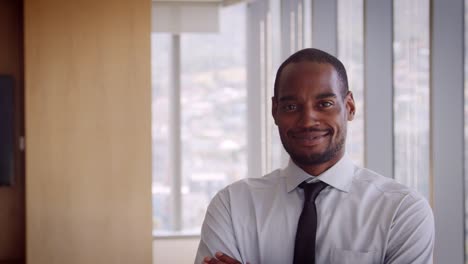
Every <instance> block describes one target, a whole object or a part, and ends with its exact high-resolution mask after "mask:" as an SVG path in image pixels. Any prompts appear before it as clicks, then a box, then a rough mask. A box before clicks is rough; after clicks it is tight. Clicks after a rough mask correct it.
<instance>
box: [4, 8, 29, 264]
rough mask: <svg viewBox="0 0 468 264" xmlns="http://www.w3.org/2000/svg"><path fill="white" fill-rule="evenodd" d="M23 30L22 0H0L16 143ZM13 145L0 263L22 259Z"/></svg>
mask: <svg viewBox="0 0 468 264" xmlns="http://www.w3.org/2000/svg"><path fill="white" fill-rule="evenodd" d="M22 34H23V32H22V10H21V1H20V0H0V74H2V75H3V74H5V75H11V76H13V79H14V95H13V96H14V119H15V121H14V122H15V124H14V129H15V131H14V142H16V143H18V142H19V137H20V135H23V133H24V130H23V129H24V124H23V122H24V120H23V69H22V66H23V64H22V60H23V57H22V53H23V49H22ZM15 145H16V146H17V148H15V152H14V159H15V160H14V185H13V186H9V187H0V263H2V262H6V263H13V262H19V263H21V262H23V261H24V251H25V249H24V243H25V237H24V236H25V231H24V229H25V221H24V211H25V206H24V163H23V160H24V158H23V157H24V156H23V153H22V152H21V151H20V149H19V148H18V145H17V144H15ZM0 147H1V146H0Z"/></svg>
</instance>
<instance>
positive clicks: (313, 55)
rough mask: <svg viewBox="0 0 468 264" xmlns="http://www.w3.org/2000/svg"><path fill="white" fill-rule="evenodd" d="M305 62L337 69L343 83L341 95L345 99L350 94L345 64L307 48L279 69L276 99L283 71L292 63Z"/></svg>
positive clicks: (275, 86) (321, 51)
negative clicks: (328, 65) (324, 64)
mask: <svg viewBox="0 0 468 264" xmlns="http://www.w3.org/2000/svg"><path fill="white" fill-rule="evenodd" d="M303 61H309V62H316V63H329V64H331V65H332V66H333V68H335V70H336V72H337V73H338V78H340V81H341V95H342V97H343V98H344V97H345V96H346V94H347V93H348V90H349V87H348V76H347V74H346V69H345V67H344V65H343V63H342V62H341V61H340V60H339V59H337V58H336V57H335V56H333V55H331V54H329V53H327V52H325V51H323V50H319V49H313V48H307V49H303V50H300V51H298V52H296V53H294V54H293V55H291V56H289V58H287V59H286V60H285V61H284V62H283V63H282V64H281V65H280V67H279V68H278V71H277V72H276V77H275V85H274V94H273V95H274V97H275V98H276V97H277V96H278V89H279V82H280V76H281V73H282V72H283V69H284V68H285V67H286V66H287V65H288V64H290V63H299V62H303Z"/></svg>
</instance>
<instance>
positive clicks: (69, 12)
mask: <svg viewBox="0 0 468 264" xmlns="http://www.w3.org/2000/svg"><path fill="white" fill-rule="evenodd" d="M24 5H25V6H24V8H25V82H26V84H25V89H26V175H27V182H26V197H27V200H26V204H27V221H26V227H27V244H26V246H27V260H28V264H36V263H37V264H39V263H41V264H42V263H44V264H53V263H60V264H62V263H67V264H73V263H77V264H78V263H80V264H82V263H87V264H88V263H148V264H149V263H151V254H152V253H151V251H152V250H151V248H152V234H151V228H152V227H151V85H150V78H151V77H150V10H151V1H149V0H116V1H110V0H100V1H94V0H82V1H80V0H74V1H63V0H25V4H24Z"/></svg>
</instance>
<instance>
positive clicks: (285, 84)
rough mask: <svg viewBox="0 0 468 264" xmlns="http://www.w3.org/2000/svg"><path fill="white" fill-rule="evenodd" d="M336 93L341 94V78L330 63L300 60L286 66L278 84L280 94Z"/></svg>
mask: <svg viewBox="0 0 468 264" xmlns="http://www.w3.org/2000/svg"><path fill="white" fill-rule="evenodd" d="M320 93H335V94H337V95H338V94H340V80H339V77H338V73H337V72H336V70H335V68H334V67H333V66H332V65H331V64H329V63H317V62H310V61H304V62H298V63H290V64H288V65H286V67H284V69H283V72H282V73H281V77H280V82H279V86H278V96H279V97H281V96H282V95H298V96H299V95H302V94H320Z"/></svg>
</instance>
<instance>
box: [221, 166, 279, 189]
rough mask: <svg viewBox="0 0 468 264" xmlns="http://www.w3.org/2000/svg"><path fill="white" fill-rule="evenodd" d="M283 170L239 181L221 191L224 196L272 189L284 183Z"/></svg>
mask: <svg viewBox="0 0 468 264" xmlns="http://www.w3.org/2000/svg"><path fill="white" fill-rule="evenodd" d="M281 172H282V170H281V169H277V170H274V171H272V172H270V173H268V174H266V175H264V176H263V177H260V178H245V179H241V180H238V181H236V182H234V183H232V184H230V185H228V186H226V187H225V188H224V189H222V190H221V191H220V193H222V195H229V194H239V193H242V192H246V191H249V192H250V191H256V190H264V189H270V188H273V187H275V186H278V184H282V183H284V177H283V175H282V173H281Z"/></svg>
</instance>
